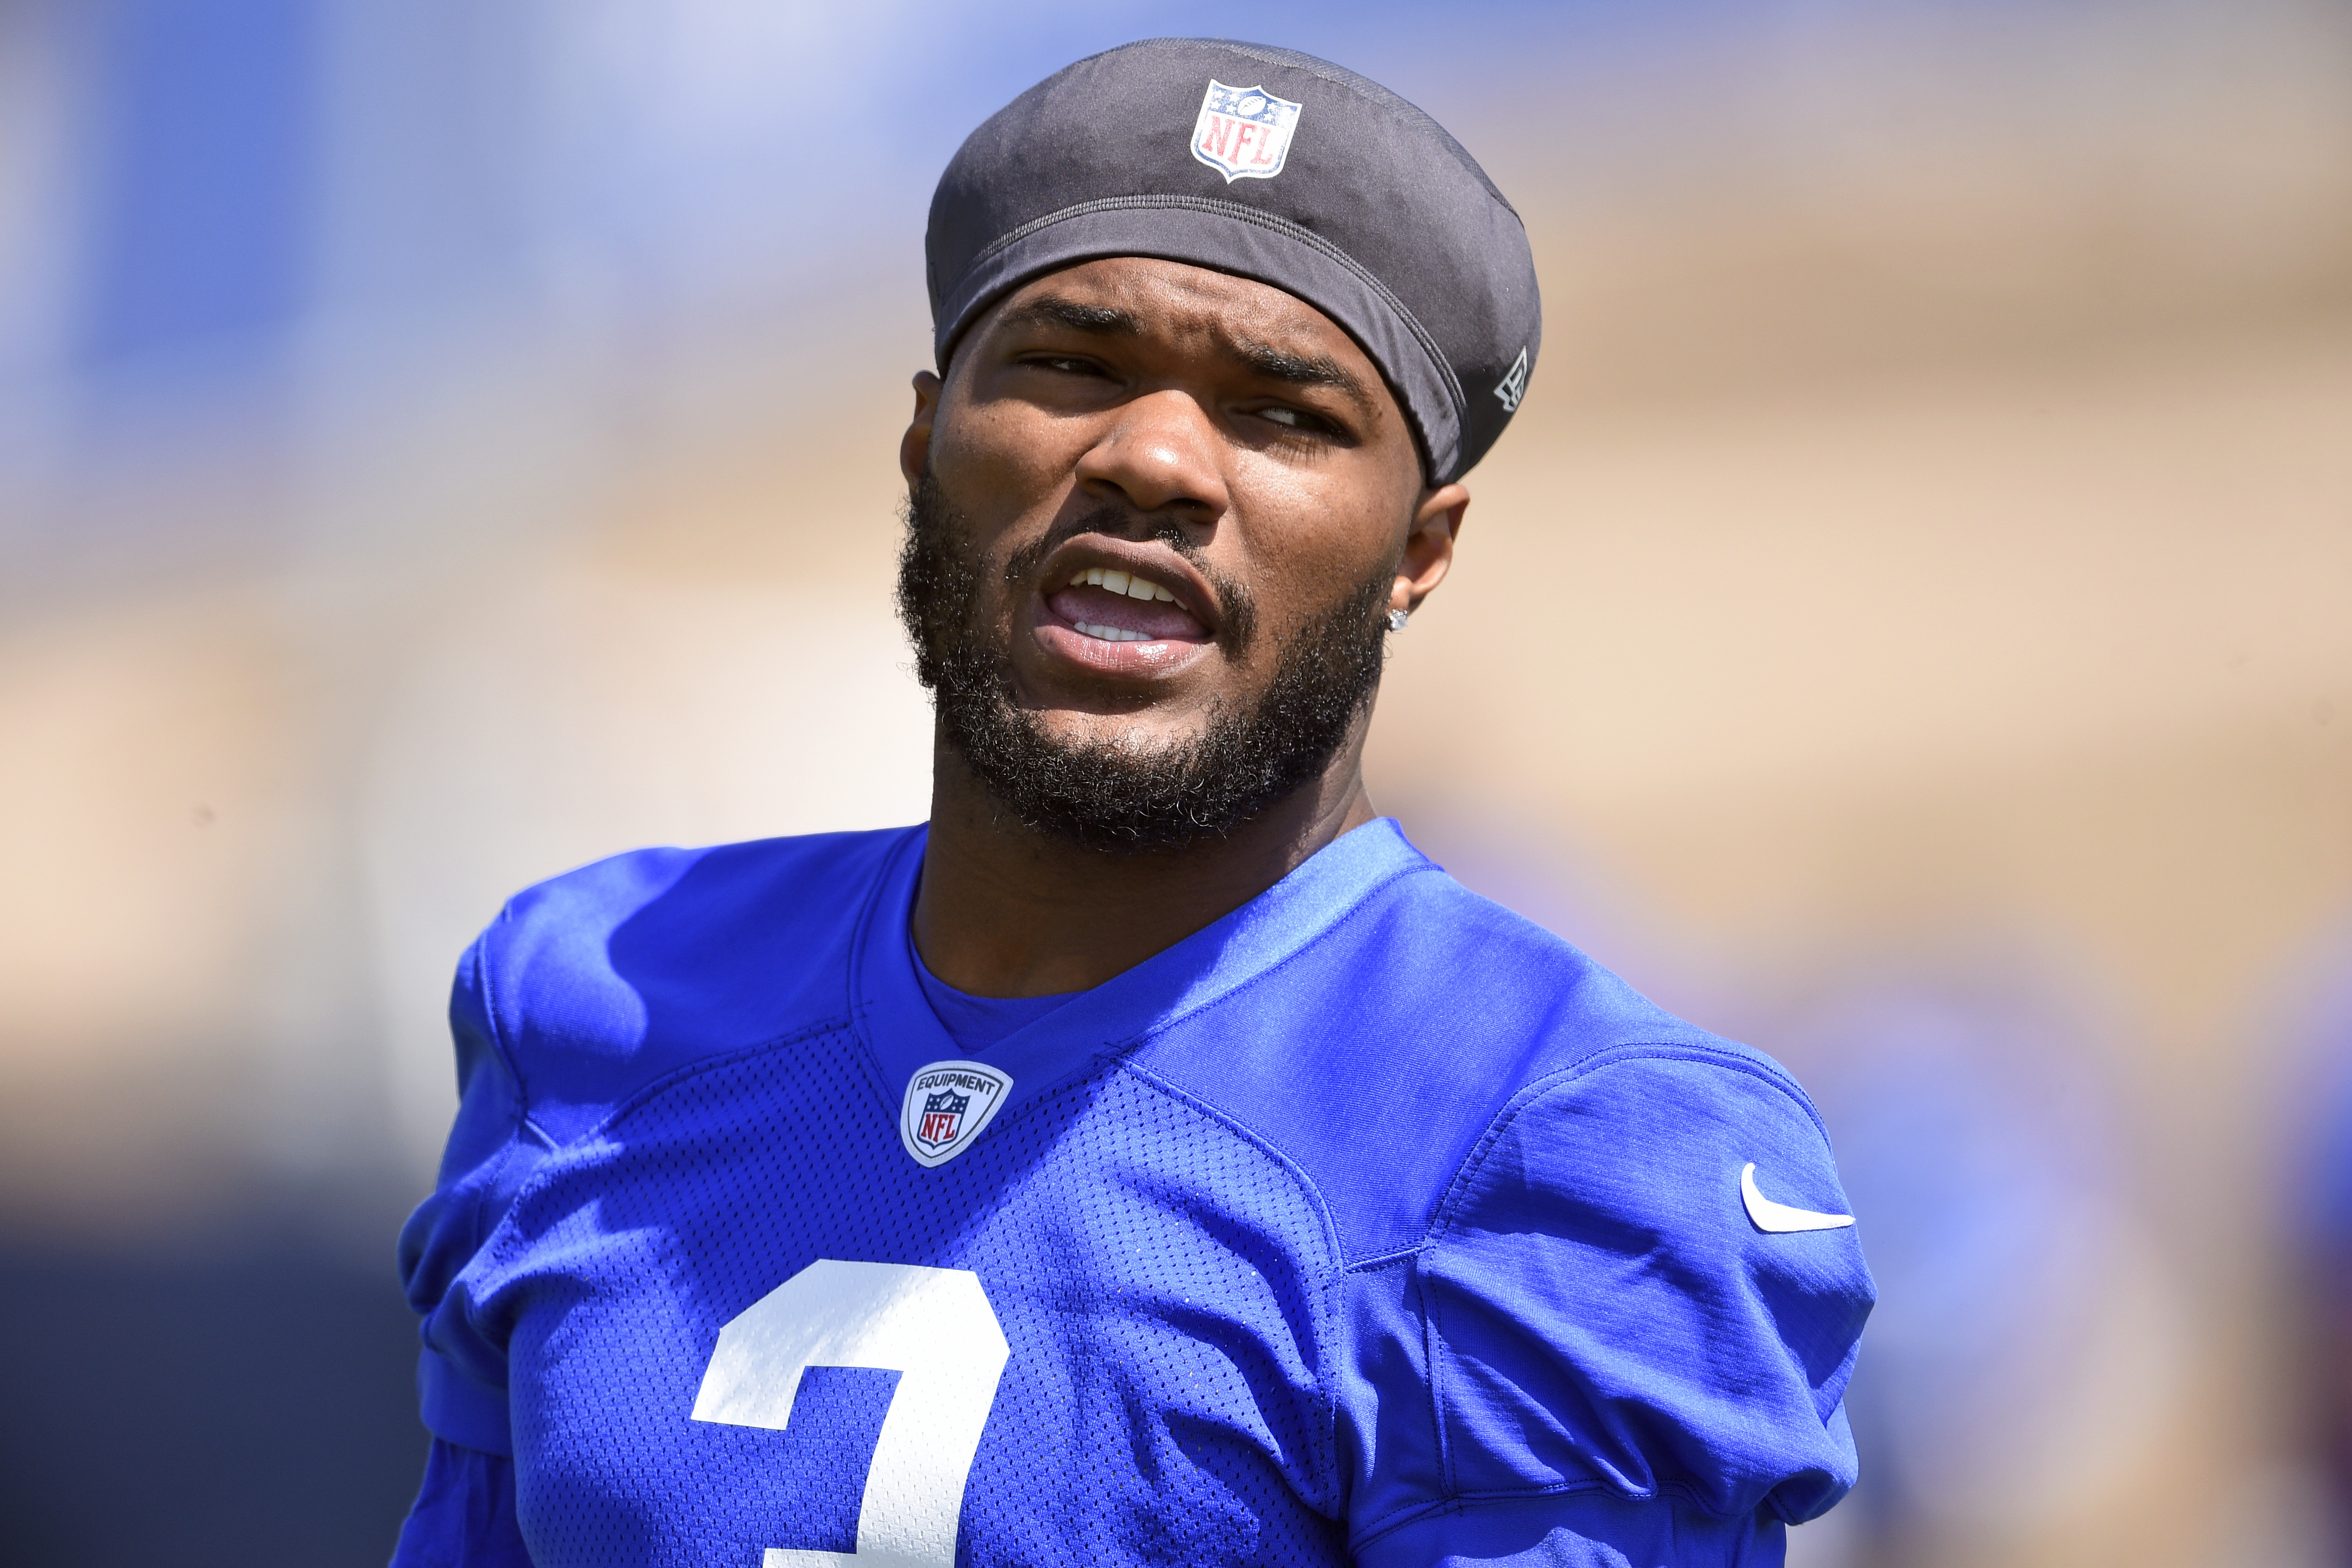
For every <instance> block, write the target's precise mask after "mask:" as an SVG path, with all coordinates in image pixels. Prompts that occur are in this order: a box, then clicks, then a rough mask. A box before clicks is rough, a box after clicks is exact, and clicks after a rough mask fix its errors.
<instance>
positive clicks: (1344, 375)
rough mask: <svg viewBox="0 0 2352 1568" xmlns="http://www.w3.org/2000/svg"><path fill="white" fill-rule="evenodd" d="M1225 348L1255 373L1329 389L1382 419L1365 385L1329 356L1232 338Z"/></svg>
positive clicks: (1365, 413) (1359, 409)
mask: <svg viewBox="0 0 2352 1568" xmlns="http://www.w3.org/2000/svg"><path fill="white" fill-rule="evenodd" d="M1225 348H1226V352H1228V353H1231V354H1232V355H1233V356H1234V358H1235V359H1237V360H1239V361H1241V362H1242V363H1244V365H1247V366H1248V367H1249V369H1250V371H1251V373H1252V374H1255V375H1259V376H1262V377H1264V378H1265V380H1267V381H1279V382H1283V383H1285V384H1288V385H1291V386H1328V387H1329V388H1331V389H1332V390H1333V391H1334V392H1337V393H1339V394H1340V395H1343V396H1345V397H1346V398H1347V399H1348V401H1349V402H1350V403H1352V404H1354V405H1356V410H1357V412H1358V413H1360V414H1361V415H1362V416H1364V417H1365V419H1367V420H1368V421H1372V422H1375V423H1377V422H1378V421H1379V419H1380V416H1381V409H1380V405H1379V404H1377V403H1375V402H1374V401H1373V400H1372V395H1371V394H1370V392H1368V391H1366V390H1365V389H1364V384H1363V382H1362V381H1361V380H1360V379H1358V378H1357V377H1356V376H1355V375H1354V374H1350V373H1349V370H1348V368H1347V367H1346V366H1345V365H1342V364H1341V363H1339V361H1338V360H1335V359H1333V358H1332V357H1331V356H1330V355H1329V354H1301V353H1291V352H1290V351H1289V350H1287V349H1278V348H1276V347H1275V346H1274V345H1273V344H1271V343H1262V342H1256V341H1255V340H1254V339H1250V338H1236V337H1231V336H1228V337H1226V339H1225Z"/></svg>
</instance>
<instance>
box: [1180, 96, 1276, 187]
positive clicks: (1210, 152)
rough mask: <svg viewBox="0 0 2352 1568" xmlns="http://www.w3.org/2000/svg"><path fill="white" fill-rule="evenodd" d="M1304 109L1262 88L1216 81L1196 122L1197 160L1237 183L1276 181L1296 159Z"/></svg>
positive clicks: (1203, 100)
mask: <svg viewBox="0 0 2352 1568" xmlns="http://www.w3.org/2000/svg"><path fill="white" fill-rule="evenodd" d="M1299 108H1300V106H1299V105H1298V104H1296V103H1293V102H1291V101H1290V100H1288V99H1286V98H1276V97H1275V96H1274V95H1273V94H1272V93H1270V92H1268V91H1266V90H1265V89H1264V88H1262V87H1227V86H1226V85H1225V84H1224V83H1223V82H1221V81H1218V80H1216V79H1214V78H1212V79H1210V82H1209V90H1208V91H1207V92H1205V93H1203V94H1202V95H1201V113H1200V118H1199V119H1197V120H1195V121H1193V122H1192V156H1194V157H1195V158H1198V159H1199V160H1201V162H1202V163H1206V164H1207V165H1209V167H1211V168H1212V169H1214V170H1216V171H1217V172H1218V173H1219V174H1223V175H1224V177H1225V184H1229V185H1230V184H1233V183H1234V181H1235V180H1271V179H1272V178H1274V177H1275V176H1276V174H1280V173H1282V164H1283V160H1285V159H1286V158H1288V157H1289V156H1290V138H1291V134H1292V133H1293V132H1296V131H1297V129H1298V110H1299Z"/></svg>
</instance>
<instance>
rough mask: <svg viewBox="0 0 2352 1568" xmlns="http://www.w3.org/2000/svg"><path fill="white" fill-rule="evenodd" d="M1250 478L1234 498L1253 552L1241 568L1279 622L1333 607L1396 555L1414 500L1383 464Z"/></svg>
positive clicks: (1264, 606)
mask: <svg viewBox="0 0 2352 1568" xmlns="http://www.w3.org/2000/svg"><path fill="white" fill-rule="evenodd" d="M1252 479H1253V480H1254V482H1250V483H1246V484H1243V485H1237V486H1236V487H1235V491H1236V493H1235V494H1234V510H1235V512H1236V514H1237V515H1238V516H1239V517H1240V518H1241V519H1242V520H1243V523H1244V526H1243V527H1242V528H1241V530H1239V532H1240V534H1241V536H1242V539H1243V542H1244V551H1245V552H1246V556H1247V560H1246V562H1245V563H1244V566H1243V568H1242V575H1243V578H1244V581H1246V582H1248V583H1249V584H1252V587H1253V590H1254V592H1255V594H1256V595H1257V598H1258V603H1259V608H1260V611H1261V613H1262V614H1263V615H1265V616H1267V617H1268V618H1269V619H1270V620H1271V621H1272V622H1273V623H1274V624H1276V625H1287V624H1290V623H1293V622H1296V621H1299V620H1303V619H1305V618H1307V617H1308V616H1313V615H1315V614H1317V613H1318V612H1319V611H1322V610H1324V609H1327V608H1328V607H1329V606H1330V605H1332V604H1333V603H1334V602H1335V601H1337V600H1338V599H1339V598H1341V597H1342V596H1344V595H1347V594H1348V593H1349V592H1351V591H1353V590H1354V589H1355V588H1356V587H1357V585H1358V584H1361V583H1362V582H1363V581H1364V580H1365V579H1366V578H1368V577H1370V576H1372V575H1374V574H1378V573H1381V572H1383V571H1385V570H1387V569H1388V568H1390V567H1391V564H1392V563H1393V562H1394V560H1395V557H1396V555H1397V552H1398V550H1399V549H1400V547H1401V546H1402V543H1403V540H1404V533H1405V523H1406V521H1407V520H1409V519H1410V517H1411V515H1412V495H1409V494H1407V493H1405V492H1404V491H1403V490H1402V489H1401V488H1400V487H1398V486H1397V485H1396V484H1394V483H1393V482H1392V480H1391V479H1390V477H1389V476H1387V475H1386V473H1385V471H1384V468H1374V467H1373V465H1371V464H1370V463H1365V464H1362V465H1360V467H1356V468H1354V469H1353V471H1350V467H1349V466H1347V465H1341V464H1338V463H1335V464H1333V465H1332V466H1331V467H1330V468H1328V469H1315V468H1310V469H1306V470H1300V469H1297V468H1290V469H1287V470H1278V471H1276V472H1272V473H1267V474H1264V475H1258V476H1252ZM1418 493H1419V492H1418V490H1415V491H1413V492H1412V494H1418Z"/></svg>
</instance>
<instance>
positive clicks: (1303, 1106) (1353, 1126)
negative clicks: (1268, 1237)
mask: <svg viewBox="0 0 2352 1568" xmlns="http://www.w3.org/2000/svg"><path fill="white" fill-rule="evenodd" d="M1138 1060H1139V1065H1140V1066H1142V1067H1143V1068H1145V1070H1147V1071H1150V1072H1152V1073H1154V1074H1156V1075H1158V1076H1160V1077H1162V1078H1164V1079H1167V1080H1168V1081H1169V1082H1170V1083H1171V1085H1173V1086H1175V1087H1177V1088H1179V1089H1182V1090H1183V1091H1184V1092H1186V1093H1188V1094H1191V1095H1192V1096H1193V1097H1195V1098H1198V1099H1200V1100H1202V1101H1203V1102H1204V1103H1206V1104H1208V1105H1209V1106H1210V1107H1211V1108H1212V1109H1213V1110H1216V1111H1218V1112H1219V1113H1221V1114H1223V1115H1224V1116H1226V1117H1228V1118H1229V1119H1230V1120H1232V1121H1235V1122H1237V1123H1239V1124H1241V1125H1242V1126H1244V1128H1246V1129H1247V1130H1249V1131H1252V1132H1253V1133H1255V1134H1256V1135H1258V1136H1259V1137H1261V1138H1262V1139H1263V1140H1264V1141H1265V1142H1267V1143H1268V1144H1270V1145H1272V1146H1273V1147H1274V1148H1275V1149H1276V1151H1277V1152H1280V1153H1281V1154H1282V1155H1284V1156H1285V1157H1286V1158H1287V1159H1289V1160H1290V1161H1292V1162H1293V1163H1296V1164H1297V1166H1298V1167H1299V1169H1300V1170H1301V1171H1302V1172H1303V1173H1304V1174H1305V1175H1306V1176H1307V1179H1308V1180H1310V1181H1311V1182H1312V1183H1313V1184H1315V1186H1316V1187H1317V1189H1318V1191H1319V1192H1320V1193H1321V1194H1323V1196H1324V1199H1325V1202H1326V1203H1327V1204H1328V1205H1329V1206H1330V1208H1331V1211H1332V1216H1333V1220H1334V1223H1335V1226H1336V1227H1337V1229H1338V1231H1339V1243H1340V1247H1341V1250H1342V1252H1343V1253H1344V1254H1345V1255H1346V1256H1347V1257H1348V1258H1350V1259H1361V1258H1368V1257H1374V1256H1379V1255H1381V1254H1384V1253H1390V1252H1394V1251H1397V1250H1400V1249H1402V1248H1405V1247H1412V1246H1415V1245H1418V1244H1419V1243H1421V1242H1422V1241H1423V1240H1425V1239H1426V1238H1427V1237H1429V1235H1430V1234H1431V1232H1432V1230H1433V1227H1434V1226H1436V1225H1438V1224H1439V1223H1440V1221H1441V1211H1442V1209H1443V1207H1444V1205H1445V1204H1446V1203H1447V1201H1448V1198H1447V1194H1448V1193H1449V1192H1450V1191H1451V1190H1452V1189H1453V1188H1454V1185H1455V1184H1456V1182H1457V1179H1458V1178H1460V1177H1461V1176H1462V1175H1463V1173H1465V1169H1466V1167H1467V1166H1469V1165H1470V1164H1471V1163H1473V1161H1474V1160H1475V1158H1476V1157H1477V1156H1478V1154H1479V1151H1480V1150H1481V1149H1482V1148H1487V1149H1489V1154H1488V1157H1489V1158H1492V1157H1493V1155H1492V1152H1491V1148H1492V1145H1493V1142H1494V1141H1495V1140H1496V1138H1497V1137H1498V1136H1500V1135H1502V1130H1504V1129H1507V1127H1508V1126H1509V1125H1510V1124H1511V1123H1513V1122H1514V1121H1517V1120H1519V1119H1520V1118H1522V1117H1524V1116H1525V1115H1526V1114H1528V1111H1529V1110H1530V1108H1531V1105H1532V1104H1533V1102H1534V1101H1536V1100H1539V1099H1542V1098H1543V1097H1544V1096H1546V1095H1548V1094H1550V1093H1553V1092H1556V1091H1563V1090H1564V1091H1566V1092H1568V1093H1569V1095H1570V1098H1576V1097H1577V1096H1579V1095H1581V1096H1583V1098H1584V1099H1585V1100H1587V1101H1588V1102H1589V1103H1591V1105H1593V1106H1594V1107H1596V1108H1598V1107H1601V1106H1607V1107H1608V1108H1609V1110H1608V1111H1607V1112H1606V1113H1607V1114H1612V1115H1617V1114H1626V1113H1628V1112H1630V1110H1631V1109H1632V1106H1631V1102H1632V1101H1633V1100H1642V1101H1643V1102H1644V1103H1647V1104H1650V1105H1651V1106H1652V1109H1654V1110H1655V1111H1656V1112H1657V1113H1658V1114H1661V1115H1664V1116H1665V1117H1667V1118H1668V1119H1670V1120H1671V1119H1673V1118H1675V1117H1676V1116H1678V1115H1681V1114H1683V1113H1684V1108H1685V1106H1687V1107H1688V1109H1689V1110H1690V1113H1691V1114H1694V1115H1703V1114H1705V1112H1704V1111H1703V1110H1701V1109H1700V1107H1701V1105H1702V1104H1703V1103H1705V1102H1706V1100H1708V1099H1709V1096H1710V1095H1714V1094H1716V1093H1717V1089H1718V1088H1719V1089H1720V1091H1721V1092H1722V1093H1727V1094H1731V1095H1734V1096H1735V1097H1736V1096H1738V1095H1744V1094H1747V1093H1748V1092H1750V1091H1751V1090H1752V1091H1759V1092H1762V1093H1766V1094H1769V1095H1772V1096H1777V1097H1778V1101H1779V1104H1778V1108H1777V1110H1776V1115H1779V1116H1781V1117H1783V1118H1793V1119H1794V1121H1798V1122H1802V1123H1805V1124H1806V1125H1808V1126H1811V1127H1812V1128H1814V1130H1815V1131H1816V1134H1818V1124H1817V1122H1815V1121H1814V1120H1813V1113H1812V1109H1811V1105H1810V1103H1809V1102H1807V1101H1806V1100H1805V1099H1804V1095H1803V1092H1802V1090H1801V1089H1799V1088H1798V1087H1797V1084H1796V1082H1795V1080H1794V1079H1791V1078H1790V1076H1789V1075H1788V1073H1787V1072H1786V1071H1784V1070H1783V1069H1782V1068H1780V1067H1779V1065H1778V1064H1776V1063H1774V1062H1773V1061H1772V1060H1771V1059H1770V1058H1768V1057H1766V1056H1764V1055H1763V1054H1762V1053H1760V1052H1758V1051H1754V1050H1750V1049H1748V1047H1744V1046H1739V1045H1737V1044H1734V1043H1733V1042H1731V1041H1728V1040H1725V1039H1722V1038H1720V1037H1717V1036H1715V1035H1712V1034H1709V1033H1708V1032H1707V1031H1706V1030H1704V1029H1701V1028H1699V1027H1697V1026H1694V1025H1691V1024H1688V1023H1685V1022H1684V1021H1683V1020H1682V1019H1680V1018H1677V1017H1675V1016H1674V1015H1672V1014H1670V1013H1668V1012H1666V1011H1665V1010H1664V1008H1661V1007H1659V1006H1657V1005H1655V1004H1654V1003H1652V1002H1650V1001H1649V1000H1647V999H1646V998H1644V997H1643V996H1642V995H1641V994H1639V993H1638V992H1636V991H1634V990H1633V987H1632V986H1630V985H1628V984H1625V983H1624V982H1623V981H1622V980H1621V979H1619V978H1618V977H1617V976H1616V975H1614V974H1612V973H1610V972H1609V971H1608V970H1606V969H1604V968H1602V967H1601V965H1600V964H1598V963H1594V962H1593V961H1592V960H1591V958H1589V957H1587V956H1586V955H1585V954H1583V953H1582V952H1579V951H1577V950H1576V949H1575V948H1574V947H1571V946H1570V944H1569V943H1567V942H1562V941H1561V940H1560V939H1559V938H1558V937H1556V936H1554V935H1553V934H1551V933H1550V932H1549V931H1545V930H1543V929H1542V928H1541V927H1539V926H1537V925H1536V924H1534V923H1533V922H1532V921H1528V920H1526V919H1524V918H1523V917H1521V916H1519V915H1517V914H1514V913H1513V912H1512V911H1510V910H1507V909H1505V908H1503V907H1502V906H1501V905H1499V904H1496V903H1494V902H1493V901H1491V900H1486V899H1484V898H1481V897H1479V896H1478V895H1477V894H1475V893H1473V892H1471V891H1470V890H1469V889H1465V888H1464V887H1463V886H1462V885H1461V884H1460V883H1458V882H1456V881H1454V879H1452V878H1451V877H1448V876H1447V875H1445V874H1444V872H1443V871H1441V870H1439V869H1438V868H1436V867H1434V866H1433V865H1429V864H1428V863H1427V862H1423V863H1422V865H1421V866H1420V867H1419V868H1417V869H1415V870H1413V871H1412V872H1411V873H1410V874H1407V875H1404V876H1401V877H1397V878H1395V879H1391V880H1390V881H1388V882H1386V883H1384V884H1383V885H1381V887H1379V888H1378V889H1375V890H1374V891H1373V892H1372V893H1371V895H1370V896H1369V897H1368V898H1366V899H1365V900H1363V901H1362V902H1361V903H1360V904H1359V905H1357V906H1356V907H1355V908H1354V909H1353V910H1349V912H1348V913H1347V914H1346V915H1345V916H1344V917H1342V918H1341V919H1339V920H1338V921H1335V922H1333V924H1332V925H1331V927H1330V928H1329V929H1328V931H1326V932H1325V933H1324V934H1323V935H1322V936H1321V937H1320V938H1319V939H1318V941H1316V942H1312V943H1310V944H1308V945H1307V947H1305V948H1303V949H1302V950H1301V951H1300V952H1297V954H1295V955H1294V956H1293V957H1292V958H1291V959H1290V960H1289V961H1288V962H1286V963H1284V964H1283V965H1281V966H1280V968H1279V969H1277V970H1275V971H1272V972H1269V973H1267V974H1265V975H1264V976H1261V977H1260V978H1259V979H1258V981H1256V982H1255V984H1250V985H1248V986H1244V987H1242V988H1240V989H1237V990H1236V991H1234V993H1232V994H1229V995H1227V996H1225V997H1224V998H1223V999H1222V1000H1221V1001H1220V1002H1219V1003H1218V1004H1217V1005H1214V1006H1213V1007H1210V1008H1206V1009H1203V1010H1202V1013H1200V1014H1199V1015H1197V1016H1193V1017H1192V1018H1188V1019H1186V1020H1184V1021H1183V1022H1182V1023H1181V1025H1180V1026H1177V1027H1176V1028H1174V1029H1171V1031H1169V1033H1168V1035H1167V1037H1165V1038H1164V1039H1162V1040H1160V1041H1155V1042H1154V1043H1153V1044H1152V1046H1151V1047H1148V1048H1147V1050H1146V1051H1144V1052H1143V1053H1140V1054H1139V1058H1138ZM1637 1064H1638V1065H1637ZM1587 1079H1591V1080H1592V1083H1593V1084H1599V1083H1601V1082H1603V1081H1605V1082H1606V1083H1607V1084H1608V1085H1609V1086H1610V1087H1609V1092H1607V1093H1605V1094H1601V1095H1598V1096H1595V1095H1593V1094H1591V1088H1590V1086H1588V1088H1587V1089H1582V1090H1578V1089H1571V1088H1570V1086H1571V1085H1575V1084H1578V1083H1580V1082H1582V1081H1584V1080H1587ZM1692 1083H1703V1084H1706V1085H1708V1086H1710V1088H1709V1089H1707V1090H1706V1092H1704V1093H1697V1094H1694V1093H1693V1091H1692V1090H1691V1089H1690V1088H1689V1085H1690V1084H1692ZM1596 1113H1600V1112H1598V1111H1596Z"/></svg>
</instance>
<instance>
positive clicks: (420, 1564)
mask: <svg viewBox="0 0 2352 1568" xmlns="http://www.w3.org/2000/svg"><path fill="white" fill-rule="evenodd" d="M392 1568H531V1563H530V1552H529V1551H528V1550H527V1549H526V1548H525V1547H524V1545H523V1542H522V1532H521V1531H520V1529H518V1528H517V1527H516V1524H515V1492H514V1461H513V1460H512V1459H509V1458H505V1457H504V1456H503V1455H499V1454H485V1453H483V1452H482V1451H481V1450H480V1449H478V1448H460V1447H457V1446H456V1445H455V1444H452V1443H445V1442H443V1441H441V1440H440V1439H439V1438H437V1437H436V1438H435V1439H434V1442H433V1449H432V1452H431V1453H429V1454H427V1455H426V1456H425V1484H424V1485H423V1486H422V1487H420V1488H418V1489H417V1492H416V1504H415V1507H413V1508H411V1509H410V1510H408V1518H407V1519H406V1521H404V1522H403V1523H402V1525H401V1527H400V1544H399V1545H397V1546H395V1547H394V1548H393V1551H392Z"/></svg>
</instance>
